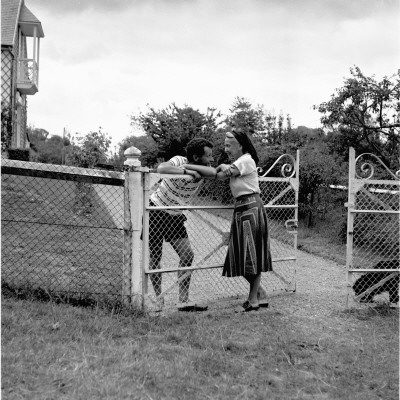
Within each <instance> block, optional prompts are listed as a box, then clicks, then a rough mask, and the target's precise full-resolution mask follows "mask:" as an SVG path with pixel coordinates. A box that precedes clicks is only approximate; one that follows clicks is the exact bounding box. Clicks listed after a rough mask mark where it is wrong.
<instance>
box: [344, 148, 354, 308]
mask: <svg viewBox="0 0 400 400" xmlns="http://www.w3.org/2000/svg"><path fill="white" fill-rule="evenodd" d="M355 154H356V153H355V150H354V148H353V147H350V149H349V183H348V189H347V190H348V198H347V203H345V206H346V207H347V245H346V281H347V300H346V307H349V305H350V304H349V302H350V300H351V299H352V298H353V289H352V287H351V286H352V284H351V283H352V281H351V272H349V270H350V269H352V266H353V231H354V213H353V210H354V207H355V190H356V189H355V182H354V180H355V177H356V156H355Z"/></svg>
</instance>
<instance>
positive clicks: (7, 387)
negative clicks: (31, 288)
mask: <svg viewBox="0 0 400 400" xmlns="http://www.w3.org/2000/svg"><path fill="white" fill-rule="evenodd" d="M336 317H337V318H339V319H340V320H341V321H342V322H343V323H345V325H346V326H347V329H346V330H345V331H343V330H342V331H341V334H340V335H336V334H335V332H336V331H335V327H331V326H323V325H320V324H319V323H318V321H317V320H313V319H310V320H309V321H307V322H306V323H305V321H304V319H302V318H301V317H296V316H294V315H291V318H290V319H289V318H287V317H286V316H285V315H284V313H283V312H280V311H279V310H274V311H268V310H266V311H261V312H256V313H255V312H253V313H248V314H235V313H233V311H232V310H222V311H220V312H218V313H216V312H213V313H211V312H207V313H195V314H193V313H173V314H170V315H168V316H160V317H151V316H148V315H140V314H137V313H136V314H135V313H128V312H125V313H118V314H117V313H114V312H113V311H110V310H109V311H107V310H104V309H96V308H82V307H73V306H71V305H65V304H64V305H63V304H53V303H41V302H37V301H31V300H29V299H27V300H16V299H15V298H12V297H11V298H10V297H3V299H2V398H3V399H31V400H34V399H41V400H42V399H71V400H72V399H74V400H76V399H296V398H297V399H309V398H314V399H356V398H360V399H361V398H362V399H385V400H388V399H398V394H399V392H398V388H399V386H398V384H399V381H398V357H399V356H398V351H399V349H398V313H397V311H394V310H391V309H388V308H387V307H386V306H384V305H382V306H381V307H380V308H375V309H371V308H368V309H364V310H353V311H343V312H341V313H339V314H338V315H337V316H336ZM336 333H337V332H336Z"/></svg>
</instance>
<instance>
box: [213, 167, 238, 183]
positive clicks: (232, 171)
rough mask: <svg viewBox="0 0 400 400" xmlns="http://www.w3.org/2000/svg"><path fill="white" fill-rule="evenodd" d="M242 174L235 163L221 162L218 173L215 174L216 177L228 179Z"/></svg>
mask: <svg viewBox="0 0 400 400" xmlns="http://www.w3.org/2000/svg"><path fill="white" fill-rule="evenodd" d="M237 175H240V171H239V170H238V169H237V167H236V165H234V164H221V165H218V167H217V175H216V176H215V178H216V179H220V180H224V179H228V178H230V177H231V176H237Z"/></svg>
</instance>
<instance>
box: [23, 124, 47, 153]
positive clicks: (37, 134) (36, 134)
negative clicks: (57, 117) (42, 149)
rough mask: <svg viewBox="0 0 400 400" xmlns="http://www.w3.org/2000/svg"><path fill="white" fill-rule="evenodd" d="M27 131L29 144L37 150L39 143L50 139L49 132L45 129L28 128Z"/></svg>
mask: <svg viewBox="0 0 400 400" xmlns="http://www.w3.org/2000/svg"><path fill="white" fill-rule="evenodd" d="M26 131H27V135H28V138H29V142H30V143H31V145H32V146H33V147H34V148H35V149H37V145H38V144H39V143H42V142H45V141H46V140H47V138H48V137H49V132H48V131H46V130H45V129H41V128H34V127H32V126H28V127H27V128H26Z"/></svg>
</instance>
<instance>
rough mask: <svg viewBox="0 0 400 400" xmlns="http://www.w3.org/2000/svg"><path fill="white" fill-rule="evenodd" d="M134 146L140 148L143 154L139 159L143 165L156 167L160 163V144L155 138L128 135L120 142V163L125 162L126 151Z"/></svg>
mask: <svg viewBox="0 0 400 400" xmlns="http://www.w3.org/2000/svg"><path fill="white" fill-rule="evenodd" d="M131 146H134V147H136V148H138V149H139V150H140V151H141V152H142V155H141V156H140V158H139V160H140V162H141V163H142V165H143V166H147V167H150V168H151V167H154V166H155V165H156V164H157V163H158V146H157V143H156V142H155V140H154V139H153V138H152V137H150V136H145V135H142V136H128V137H126V138H125V139H123V141H122V142H121V143H119V151H118V159H117V161H118V163H119V164H123V163H124V161H125V157H124V151H125V150H126V149H127V148H129V147H131Z"/></svg>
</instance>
